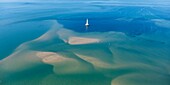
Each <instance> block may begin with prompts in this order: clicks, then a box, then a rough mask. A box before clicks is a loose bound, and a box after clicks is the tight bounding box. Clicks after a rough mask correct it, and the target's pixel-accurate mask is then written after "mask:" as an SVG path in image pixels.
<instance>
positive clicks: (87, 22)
mask: <svg viewBox="0 0 170 85" xmlns="http://www.w3.org/2000/svg"><path fill="white" fill-rule="evenodd" d="M85 26H86V29H88V27H89V20H88V19H86V24H85Z"/></svg>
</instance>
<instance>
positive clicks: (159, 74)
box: [0, 20, 170, 85]
mask: <svg viewBox="0 0 170 85" xmlns="http://www.w3.org/2000/svg"><path fill="white" fill-rule="evenodd" d="M48 22H49V23H51V24H52V25H51V30H49V31H48V32H47V33H45V34H44V35H42V36H41V37H39V38H37V39H35V40H32V41H29V42H26V43H23V44H22V45H20V46H19V47H18V48H17V49H16V50H15V51H14V52H13V53H12V54H11V55H10V56H8V57H7V58H5V59H3V60H2V61H0V69H1V70H0V75H1V76H0V80H1V81H0V83H1V85H167V84H168V83H170V82H169V79H170V78H169V72H170V68H169V55H170V53H169V52H168V51H165V50H168V49H169V47H170V45H169V44H167V43H166V44H165V43H162V42H159V41H156V40H158V39H156V38H155V41H154V40H148V38H149V37H146V36H144V35H143V36H138V37H130V36H127V35H125V34H124V33H121V32H88V33H78V32H74V31H71V30H68V29H65V28H63V26H62V25H61V24H59V23H57V21H55V20H53V21H48ZM155 35H156V34H155ZM72 37H78V38H77V39H76V40H78V41H77V42H78V43H79V42H81V41H80V40H79V38H80V39H82V40H83V39H89V38H90V39H98V40H100V41H99V42H92V43H84V44H74V43H73V44H72V43H70V42H71V41H69V40H70V38H72ZM65 40H66V41H67V40H68V42H66V41H65ZM87 41H88V40H87ZM89 41H90V40H89ZM167 42H168V41H167ZM43 52H45V53H52V54H48V55H46V54H43V55H37V53H43ZM44 55H45V58H46V59H44V57H43V56H44ZM58 55H60V56H58ZM50 56H52V58H53V59H50ZM160 56H161V57H160ZM56 58H57V59H56ZM48 59H49V61H45V60H48ZM60 60H61V62H60Z"/></svg>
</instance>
